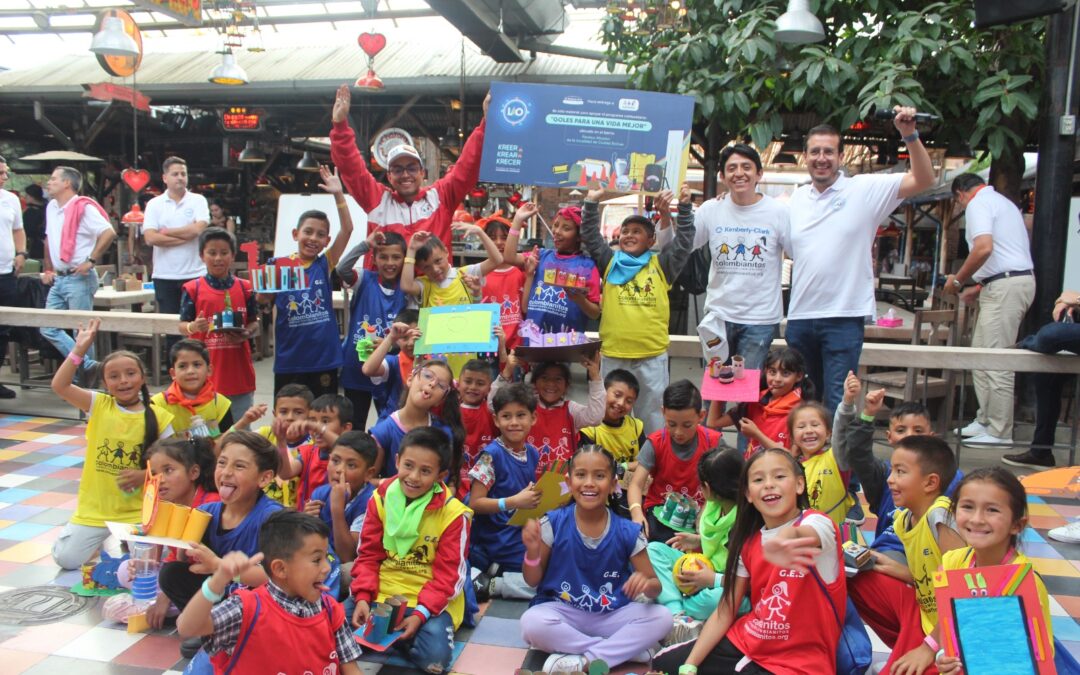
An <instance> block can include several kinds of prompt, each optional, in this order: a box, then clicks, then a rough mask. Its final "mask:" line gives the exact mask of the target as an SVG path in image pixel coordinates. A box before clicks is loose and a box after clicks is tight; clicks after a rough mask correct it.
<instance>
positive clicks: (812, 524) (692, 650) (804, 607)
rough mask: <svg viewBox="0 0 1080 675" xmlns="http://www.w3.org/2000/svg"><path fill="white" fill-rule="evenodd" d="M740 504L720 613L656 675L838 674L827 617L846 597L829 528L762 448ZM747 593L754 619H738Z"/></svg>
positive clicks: (745, 476) (784, 465)
mask: <svg viewBox="0 0 1080 675" xmlns="http://www.w3.org/2000/svg"><path fill="white" fill-rule="evenodd" d="M739 501H740V503H739V511H738V515H736V517H735V525H734V527H733V528H732V530H731V539H730V545H729V548H730V550H731V551H732V552H733V553H734V552H736V551H737V552H738V555H737V556H736V555H732V556H730V557H729V558H728V563H727V568H726V569H725V571H724V581H723V586H724V594H723V596H722V597H721V599H720V604H719V605H718V606H717V608H716V611H715V612H713V614H712V615H711V616H709V619H708V620H707V621H706V622H705V625H704V626H703V627H702V630H701V635H700V636H698V639H697V640H695V641H693V642H687V643H684V644H681V645H675V646H672V647H669V648H668V649H666V650H664V651H663V652H661V653H660V654H658V655H657V657H656V660H655V661H654V662H653V669H654V670H659V671H661V672H666V673H679V674H680V675H696V673H697V672H698V669H699V668H700V669H701V672H703V673H710V674H712V673H716V674H725V675H726V674H727V673H735V672H741V673H745V674H747V675H760V674H763V673H775V674H776V675H794V674H796V673H831V672H835V667H836V666H835V664H836V645H837V643H838V641H839V640H840V624H839V622H838V621H837V615H836V614H834V612H833V609H832V608H833V607H835V608H838V609H839V610H840V612H843V610H844V608H845V607H846V595H847V586H846V579H845V577H844V574H843V569H842V568H841V566H840V562H841V548H840V541H839V540H840V536H839V534H840V533H839V530H838V529H837V527H836V524H835V523H833V522H832V521H831V520H829V519H828V518H827V517H825V516H824V515H823V514H821V513H818V512H816V511H810V510H809V509H808V506H809V504H808V503H807V499H806V479H805V478H804V477H803V472H802V467H800V466H799V463H798V462H797V461H796V460H795V458H794V457H792V456H791V455H790V454H789V453H787V452H785V451H784V450H780V449H775V448H766V449H764V450H762V451H760V452H758V453H756V454H754V455H752V456H751V457H750V459H749V460H748V461H747V462H746V464H745V465H744V466H743V470H742V473H741V474H740V477H739ZM747 594H749V596H750V603H751V605H752V607H753V610H752V611H751V612H750V613H749V614H743V615H742V616H739V617H737V618H736V613H735V608H736V607H738V606H739V605H740V604H741V603H742V601H743V598H745V597H746V596H747ZM823 596H824V597H823ZM830 605H831V607H830ZM839 616H840V619H841V620H842V619H843V614H842V613H841V614H840V615H839Z"/></svg>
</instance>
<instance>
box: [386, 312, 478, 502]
mask: <svg viewBox="0 0 1080 675" xmlns="http://www.w3.org/2000/svg"><path fill="white" fill-rule="evenodd" d="M394 327H395V328H396V327H397V324H395V326H394ZM453 381H454V377H453V374H452V373H451V372H450V366H449V365H448V364H447V363H446V362H445V361H437V360H430V361H425V362H423V363H420V364H418V365H417V366H416V367H415V368H414V369H413V371H412V373H410V374H409V376H408V378H407V379H406V381H405V392H404V394H403V395H402V399H401V405H400V407H399V408H398V409H397V410H395V411H394V412H392V413H390V414H389V415H387V416H386V417H384V418H383V419H381V420H379V421H378V422H377V423H376V424H375V426H373V427H371V429H370V431H369V433H370V434H371V435H372V436H373V437H374V438H375V442H377V443H378V444H379V457H378V459H376V460H375V470H376V473H377V475H379V476H383V477H388V476H394V475H396V474H397V455H398V449H399V448H400V447H401V439H402V438H404V437H405V434H407V433H409V432H410V431H412V430H413V429H416V428H418V427H435V428H436V429H439V430H440V431H442V432H443V433H444V434H446V438H447V439H448V440H449V441H450V444H451V447H452V455H451V460H452V461H451V464H452V470H451V471H450V477H451V478H452V479H453V480H455V481H456V480H457V477H458V476H459V474H460V467H461V454H462V445H463V443H464V440H465V430H464V428H463V427H462V425H461V411H460V405H461V400H460V398H459V397H458V391H457V389H455V388H454V387H453ZM434 409H439V410H442V414H441V415H439V414H436V413H435V412H434V411H433V410H434Z"/></svg>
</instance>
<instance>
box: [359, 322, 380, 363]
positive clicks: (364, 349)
mask: <svg viewBox="0 0 1080 675" xmlns="http://www.w3.org/2000/svg"><path fill="white" fill-rule="evenodd" d="M376 338H377V336H376V334H375V326H368V327H367V328H365V329H364V337H362V338H360V339H359V340H357V341H356V358H357V359H358V360H359V361H360V363H363V362H364V361H367V360H368V359H369V358H371V353H372V352H373V351H375V339H376Z"/></svg>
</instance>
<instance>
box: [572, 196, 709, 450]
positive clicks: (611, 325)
mask: <svg viewBox="0 0 1080 675" xmlns="http://www.w3.org/2000/svg"><path fill="white" fill-rule="evenodd" d="M603 194H604V191H603V189H595V190H589V192H588V194H587V195H586V196H585V203H584V205H583V208H582V211H581V238H582V241H584V243H585V250H586V251H587V252H588V254H589V256H590V257H592V259H593V260H594V261H595V262H596V267H597V269H600V270H602V274H601V276H602V277H603V280H604V289H603V294H602V295H601V300H600V340H601V342H602V346H601V347H600V353H601V355H602V356H603V361H602V364H601V369H602V372H603V374H604V375H605V376H607V374H608V373H610V372H611V371H612V370H615V369H616V368H622V369H624V370H628V371H630V372H631V373H633V374H634V376H635V377H636V378H637V379H638V382H640V383H641V393H640V395H639V396H638V399H637V404H636V407H637V410H638V411H640V412H639V413H638V414H639V417H640V418H641V420H642V421H643V422H644V423H645V433H646V434H651V433H652V432H654V431H657V430H658V429H660V428H661V426H663V419H662V417H661V413H660V407H661V406H660V403H661V401H660V398H661V396H662V395H663V393H664V389H665V388H666V387H667V385H668V355H667V349H668V343H669V342H670V340H669V337H668V320H669V319H670V318H671V307H670V305H669V304H668V290H669V289H670V288H671V286H672V285H673V284H674V283H675V279H676V278H678V276H679V273H680V272H682V268H683V266H684V265H685V264H686V261H687V259H688V258H689V256H690V246H691V245H692V244H693V241H694V216H693V213H692V211H691V204H690V188H689V186H687V185H683V186H682V187H681V188H680V190H679V214H678V217H677V219H676V222H677V223H678V226H677V229H676V233H675V239H674V241H673V242H672V243H671V244H670V245H668V246H667V247H665V248H664V250H662V251H660V252H659V253H656V252H654V251H652V250H651V249H652V247H653V244H655V243H656V227H655V225H653V222H652V220H650V219H648V218H646V217H644V216H637V215H635V216H630V217H628V218H627V219H626V220H624V221H623V223H622V226H621V227H620V229H619V248H618V249H617V250H612V249H611V247H610V246H609V245H608V242H607V240H605V239H604V235H603V234H601V232H600V212H599V209H598V204H599V201H600V197H602V196H603ZM673 198H674V194H673V193H672V192H671V191H670V190H665V191H664V192H661V193H660V196H659V197H658V198H657V210H658V211H661V212H666V211H667V210H668V209H669V208H670V204H671V200H672V199H673Z"/></svg>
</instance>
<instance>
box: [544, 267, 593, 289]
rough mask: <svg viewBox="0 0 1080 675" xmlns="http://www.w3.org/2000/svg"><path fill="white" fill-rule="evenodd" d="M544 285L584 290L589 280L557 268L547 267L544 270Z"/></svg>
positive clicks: (582, 275) (583, 276) (584, 276)
mask: <svg viewBox="0 0 1080 675" xmlns="http://www.w3.org/2000/svg"><path fill="white" fill-rule="evenodd" d="M544 283H545V284H547V285H548V286H562V287H563V288H585V287H586V286H588V284H589V278H588V277H587V276H586V275H584V274H575V273H574V272H570V271H568V270H564V269H561V268H558V267H548V268H547V269H545V270H544Z"/></svg>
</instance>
